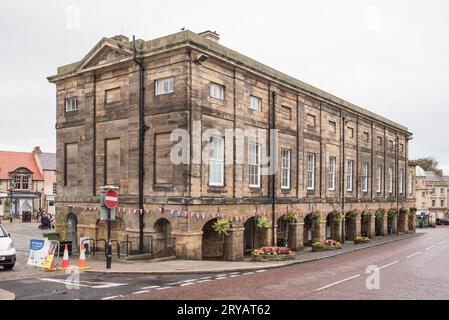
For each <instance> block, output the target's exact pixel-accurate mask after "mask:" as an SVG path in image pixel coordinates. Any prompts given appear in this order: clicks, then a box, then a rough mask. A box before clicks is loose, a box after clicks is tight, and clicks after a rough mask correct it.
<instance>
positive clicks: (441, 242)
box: [438, 241, 446, 245]
mask: <svg viewBox="0 0 449 320" xmlns="http://www.w3.org/2000/svg"><path fill="white" fill-rule="evenodd" d="M445 242H446V241H440V242H438V244H440V245H441V244H443V243H445Z"/></svg>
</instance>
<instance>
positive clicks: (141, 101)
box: [133, 36, 145, 254]
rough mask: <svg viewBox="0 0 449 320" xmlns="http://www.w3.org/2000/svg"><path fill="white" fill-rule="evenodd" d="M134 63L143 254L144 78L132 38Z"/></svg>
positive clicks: (140, 245) (140, 225)
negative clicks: (137, 111)
mask: <svg viewBox="0 0 449 320" xmlns="http://www.w3.org/2000/svg"><path fill="white" fill-rule="evenodd" d="M133 52H134V62H135V63H136V64H137V65H138V66H139V253H141V254H142V253H143V228H144V222H143V221H144V219H143V218H144V213H145V212H144V208H143V178H144V175H145V171H144V163H143V160H144V146H145V120H144V102H145V95H144V94H145V86H144V76H145V68H144V66H143V64H142V61H141V59H137V49H136V37H135V36H133Z"/></svg>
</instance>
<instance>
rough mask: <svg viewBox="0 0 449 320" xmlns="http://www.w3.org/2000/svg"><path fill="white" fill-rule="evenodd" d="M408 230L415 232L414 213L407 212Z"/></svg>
mask: <svg viewBox="0 0 449 320" xmlns="http://www.w3.org/2000/svg"><path fill="white" fill-rule="evenodd" d="M408 231H409V232H411V233H415V232H416V215H415V214H409V216H408Z"/></svg>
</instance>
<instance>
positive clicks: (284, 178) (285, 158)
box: [281, 149, 291, 189]
mask: <svg viewBox="0 0 449 320" xmlns="http://www.w3.org/2000/svg"><path fill="white" fill-rule="evenodd" d="M290 156H291V151H290V149H282V150H281V189H290V166H291V158H290Z"/></svg>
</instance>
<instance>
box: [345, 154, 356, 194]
mask: <svg viewBox="0 0 449 320" xmlns="http://www.w3.org/2000/svg"><path fill="white" fill-rule="evenodd" d="M353 185H354V160H348V174H347V185H346V191H348V192H352V191H353V189H354V187H353Z"/></svg>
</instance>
